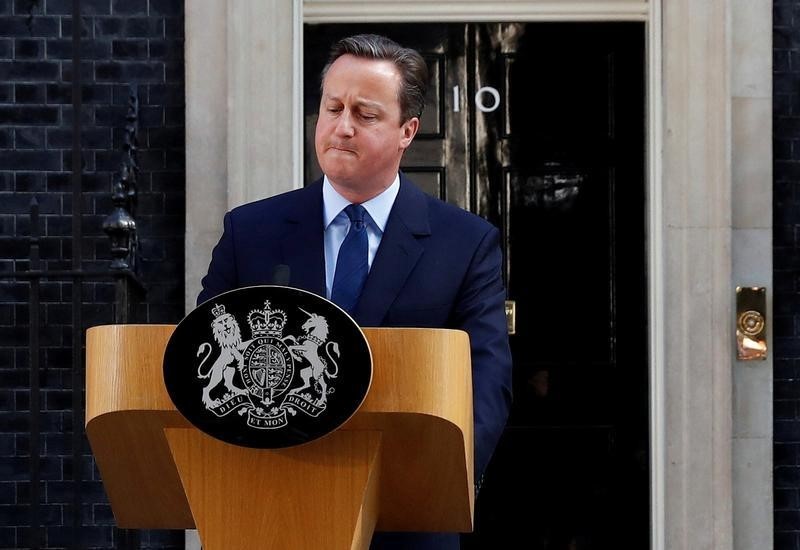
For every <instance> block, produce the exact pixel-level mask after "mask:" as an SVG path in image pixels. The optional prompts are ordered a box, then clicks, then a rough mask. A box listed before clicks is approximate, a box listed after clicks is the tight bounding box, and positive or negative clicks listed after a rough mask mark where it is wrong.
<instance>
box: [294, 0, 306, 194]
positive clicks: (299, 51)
mask: <svg viewBox="0 0 800 550" xmlns="http://www.w3.org/2000/svg"><path fill="white" fill-rule="evenodd" d="M292 1H293V4H292V12H293V21H292V85H293V94H292V100H293V101H292V109H293V113H292V143H293V147H292V175H293V179H292V185H293V186H294V188H295V189H299V188H300V187H302V186H303V180H304V176H303V156H304V151H303V149H304V145H305V143H304V139H303V133H304V132H303V130H304V128H305V124H304V122H303V98H304V95H305V90H304V83H303V55H304V52H303V0H292Z"/></svg>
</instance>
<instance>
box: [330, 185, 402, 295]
mask: <svg viewBox="0 0 800 550" xmlns="http://www.w3.org/2000/svg"><path fill="white" fill-rule="evenodd" d="M398 191H400V175H399V174H398V175H397V176H395V178H394V181H393V182H392V184H391V185H390V186H389V187H387V188H386V189H385V190H384V191H383V192H382V193H381V194H380V195H378V196H376V197H373V198H371V199H370V200H368V201H367V202H365V203H362V204H361V206H363V207H364V209H365V210H366V211H367V213H366V215H365V216H364V223H365V224H366V229H367V241H368V243H369V251H368V257H367V262H368V263H369V267H370V268H372V260H374V259H375V254H376V253H377V252H378V245H380V244H381V238H383V231H384V229H386V221H387V220H388V219H389V213H390V212H391V211H392V206H393V205H394V200H395V199H396V198H397V193H398ZM349 204H350V201H348V200H347V199H345V198H344V197H343V196H341V195H340V194H339V193H338V192H337V191H336V189H334V188H333V185H331V182H330V181H328V176H325V178H324V180H323V182H322V216H323V220H322V223H323V227H324V228H325V292H326V296H327V297H328V298H330V297H331V288H332V287H333V276H334V274H335V273H336V258H337V257H338V256H339V247H341V246H342V242H343V241H344V238H345V236H347V232H348V231H349V230H350V218H348V217H347V214H345V212H344V209H345V207H347V205H349Z"/></svg>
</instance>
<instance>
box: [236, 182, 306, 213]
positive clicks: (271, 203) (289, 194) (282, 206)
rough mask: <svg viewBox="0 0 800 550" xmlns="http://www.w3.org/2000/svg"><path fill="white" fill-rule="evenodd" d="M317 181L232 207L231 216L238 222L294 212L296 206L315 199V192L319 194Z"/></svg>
mask: <svg viewBox="0 0 800 550" xmlns="http://www.w3.org/2000/svg"><path fill="white" fill-rule="evenodd" d="M315 186H316V182H315V183H314V184H311V185H309V186H307V187H301V188H300V189H294V190H292V191H286V192H284V193H280V194H278V195H273V196H271V197H267V198H264V199H259V200H257V201H253V202H248V203H245V204H242V205H240V206H236V207H234V208H232V209H231V211H230V215H231V218H233V219H235V220H236V221H238V222H242V221H249V220H257V221H260V222H263V221H265V216H266V217H268V218H266V219H270V218H274V217H275V216H278V215H280V217H281V218H282V217H283V216H282V215H284V214H287V213H290V212H292V210H293V209H294V208H296V207H297V206H299V205H303V204H304V203H307V201H310V200H313V199H314V197H315V192H316V194H317V195H319V190H318V189H315Z"/></svg>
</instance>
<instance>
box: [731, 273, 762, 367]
mask: <svg viewBox="0 0 800 550" xmlns="http://www.w3.org/2000/svg"><path fill="white" fill-rule="evenodd" d="M736 357H737V359H739V360H740V361H755V360H761V361H763V360H765V359H766V358H767V289H766V288H764V287H741V286H738V287H736Z"/></svg>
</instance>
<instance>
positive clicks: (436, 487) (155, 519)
mask: <svg viewBox="0 0 800 550" xmlns="http://www.w3.org/2000/svg"><path fill="white" fill-rule="evenodd" d="M173 330H174V326H172V325H114V326H102V327H94V328H92V329H89V331H88V333H87V382H86V384H87V388H86V389H87V393H86V396H87V409H86V418H87V420H86V431H87V435H88V438H89V441H90V443H91V446H92V449H93V451H94V454H95V457H96V460H97V464H98V468H99V469H100V473H101V474H102V477H103V481H104V483H105V487H106V491H107V492H108V495H109V499H110V501H111V505H112V509H113V511H114V515H115V518H116V520H117V524H118V525H119V526H120V527H125V528H173V529H174V528H192V527H195V525H196V524H197V527H198V528H199V529H200V535H201V539H203V542H204V547H205V548H206V549H207V550H213V549H215V548H226V549H231V548H247V547H248V543H247V542H246V541H247V540H250V541H258V547H261V548H287V547H291V548H319V547H320V545H319V541H320V540H324V541H325V545H324V547H326V548H348V549H349V548H366V547H367V546H368V544H369V539H370V538H371V535H372V531H373V528H374V529H377V530H391V531H462V532H463V531H469V530H471V529H472V520H473V515H472V511H473V505H474V491H473V474H472V461H473V458H472V449H473V439H472V438H473V435H472V430H473V423H472V385H471V373H470V360H469V342H468V337H467V335H466V334H465V333H463V332H460V331H452V330H441V329H382V328H381V329H378V328H375V329H364V333H365V334H366V336H367V340H368V341H369V343H370V348H371V350H372V354H373V365H374V373H373V381H372V387H371V388H370V392H369V394H368V395H367V398H366V400H365V402H364V404H363V405H362V406H361V408H360V409H359V411H358V412H357V413H356V414H355V415H354V416H353V417H352V418H351V419H350V420H349V421H348V422H347V423H346V424H345V425H344V426H343V427H342V428H340V429H339V430H338V431H336V432H334V433H332V434H329V435H327V436H325V437H323V438H321V439H319V440H317V441H314V442H311V443H308V444H306V445H301V446H298V447H293V448H289V449H281V450H261V449H248V448H243V447H236V446H232V445H229V444H227V443H223V442H221V441H218V440H216V439H213V438H211V437H209V436H207V435H205V434H203V433H201V432H199V431H198V430H196V428H194V427H193V426H191V425H190V424H189V423H188V422H187V421H186V420H185V419H184V418H183V416H182V415H181V414H180V413H179V412H178V411H176V410H175V407H174V406H173V404H172V402H171V401H170V399H169V396H168V395H167V392H166V388H165V387H164V382H163V377H162V370H161V369H162V358H163V352H164V348H165V347H166V343H167V341H168V339H169V337H170V335H171V333H172V331H173ZM237 484H238V485H237ZM220 492H224V494H222V495H221V494H220ZM187 497H188V498H187ZM220 502H225V506H221V505H220V504H219V503H220ZM215 503H216V504H215ZM237 510H238V511H237ZM234 524H236V529H238V530H239V531H240V533H241V537H240V540H239V541H238V542H237V541H235V540H233V539H231V538H230V533H231V532H232V531H233V528H234ZM239 524H241V525H239ZM334 525H335V526H336V527H333V526H334ZM289 530H291V531H294V532H297V533H300V534H299V535H297V536H298V537H299V538H293V539H287V538H286V537H287V536H290V535H289V534H285V535H281V534H280V533H281V531H283V532H285V533H288V531H289ZM226 533H228V535H226ZM326 533H327V535H326ZM237 536H239V535H237ZM320 536H322V537H325V538H324V539H320V538H319V537H320ZM249 537H250V538H249ZM281 537H283V538H281Z"/></svg>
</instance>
